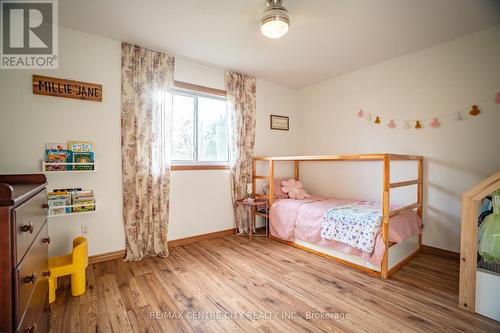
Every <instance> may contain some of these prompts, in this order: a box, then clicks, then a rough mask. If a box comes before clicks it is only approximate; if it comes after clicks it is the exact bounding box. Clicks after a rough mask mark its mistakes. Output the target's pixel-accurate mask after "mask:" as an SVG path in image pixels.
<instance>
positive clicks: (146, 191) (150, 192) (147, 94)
mask: <svg viewBox="0 0 500 333" xmlns="http://www.w3.org/2000/svg"><path fill="white" fill-rule="evenodd" d="M173 82H174V57H172V56H169V55H167V54H164V53H161V52H157V51H153V50H149V49H145V48H141V47H139V46H136V45H131V44H128V43H122V93H121V103H122V105H121V128H122V169H123V170H122V180H123V222H124V224H125V236H126V252H127V254H126V258H125V260H140V259H142V258H143V257H145V256H161V257H166V256H168V247H167V231H168V214H169V192H170V142H171V137H170V136H171V129H170V125H171V115H172V112H171V108H172V87H173Z"/></svg>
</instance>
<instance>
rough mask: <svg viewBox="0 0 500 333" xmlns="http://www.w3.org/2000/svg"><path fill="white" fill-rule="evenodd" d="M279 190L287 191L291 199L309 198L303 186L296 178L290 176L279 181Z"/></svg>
mask: <svg viewBox="0 0 500 333" xmlns="http://www.w3.org/2000/svg"><path fill="white" fill-rule="evenodd" d="M281 185H283V186H282V187H281V191H283V193H288V196H289V197H290V198H291V199H305V198H309V197H310V195H309V194H308V193H307V192H306V191H305V190H304V186H302V183H301V182H299V181H298V180H295V179H293V178H290V179H289V180H284V181H282V182H281Z"/></svg>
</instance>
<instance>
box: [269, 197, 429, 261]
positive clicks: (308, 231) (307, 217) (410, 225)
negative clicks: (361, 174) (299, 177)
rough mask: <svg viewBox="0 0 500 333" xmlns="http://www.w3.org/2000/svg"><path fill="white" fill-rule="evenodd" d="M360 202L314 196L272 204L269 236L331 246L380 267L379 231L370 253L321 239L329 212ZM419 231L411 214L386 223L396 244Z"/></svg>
mask: <svg viewBox="0 0 500 333" xmlns="http://www.w3.org/2000/svg"><path fill="white" fill-rule="evenodd" d="M359 202H360V201H359V200H345V199H335V198H327V197H322V196H317V195H313V196H311V197H310V198H307V199H303V200H296V199H279V200H277V201H275V202H274V203H273V205H272V206H271V209H270V212H269V220H270V232H271V235H272V236H274V237H277V238H280V239H282V240H286V241H291V242H293V241H295V240H296V239H299V240H302V241H305V242H309V243H313V244H316V245H321V246H326V247H331V248H334V249H336V250H339V251H342V252H344V253H346V254H349V255H354V256H358V257H361V258H363V259H364V260H365V261H367V262H369V263H371V264H372V265H375V266H379V265H380V263H381V262H382V259H383V257H384V252H385V244H384V241H383V239H382V234H381V232H380V230H379V231H378V232H377V233H376V235H375V246H374V249H373V251H372V252H365V251H361V250H359V249H357V248H354V247H351V246H349V245H347V244H344V243H341V242H338V241H334V240H328V239H323V238H321V225H322V222H323V216H324V214H325V213H326V212H327V211H328V210H329V209H331V208H335V207H341V206H345V205H350V204H354V203H359ZM361 202H364V201H361ZM371 204H373V203H371ZM379 205H380V204H379ZM380 206H381V205H380ZM394 208H397V207H391V209H394ZM421 232H422V221H421V220H420V218H419V217H418V215H417V214H416V213H415V212H413V211H407V212H404V213H402V214H399V215H396V216H394V217H392V218H390V220H389V241H390V242H394V243H399V242H402V241H403V240H405V239H406V238H408V237H410V236H413V235H417V234H420V233H421Z"/></svg>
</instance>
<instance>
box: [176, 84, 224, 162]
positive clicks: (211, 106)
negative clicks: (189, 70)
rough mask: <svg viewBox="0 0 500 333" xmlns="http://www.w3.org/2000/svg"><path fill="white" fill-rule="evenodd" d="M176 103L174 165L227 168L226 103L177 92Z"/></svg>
mask: <svg viewBox="0 0 500 333" xmlns="http://www.w3.org/2000/svg"><path fill="white" fill-rule="evenodd" d="M173 100H174V101H173V110H172V112H173V116H172V118H173V122H172V160H173V164H181V165H182V164H192V165H207V164H215V165H221V164H222V165H225V164H227V163H228V161H229V146H228V135H229V131H228V124H229V120H228V114H227V109H226V99H225V98H224V97H219V96H214V95H209V94H204V93H200V92H196V91H191V90H181V89H176V90H174V97H173Z"/></svg>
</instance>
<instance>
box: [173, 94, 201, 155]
mask: <svg viewBox="0 0 500 333" xmlns="http://www.w3.org/2000/svg"><path fill="white" fill-rule="evenodd" d="M194 126H195V99H194V98H193V97H192V96H185V95H180V94H174V103H173V114H172V159H173V160H174V161H192V160H194V158H195V154H194V152H195V137H194V134H195V132H194Z"/></svg>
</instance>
